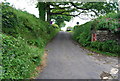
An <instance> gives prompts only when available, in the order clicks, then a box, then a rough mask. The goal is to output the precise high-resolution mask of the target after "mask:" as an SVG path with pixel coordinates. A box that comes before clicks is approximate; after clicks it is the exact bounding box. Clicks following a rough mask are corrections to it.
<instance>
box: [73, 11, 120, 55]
mask: <svg viewBox="0 0 120 81" xmlns="http://www.w3.org/2000/svg"><path fill="white" fill-rule="evenodd" d="M119 18H120V13H109V14H107V15H106V16H101V17H99V18H97V19H95V20H93V21H90V22H87V23H85V24H83V25H77V26H75V27H74V30H73V39H74V40H76V41H78V42H79V43H80V44H81V45H82V46H84V47H89V48H93V49H96V50H99V51H101V52H108V53H112V54H113V55H114V56H118V55H119V54H120V45H119V43H118V42H117V41H116V40H107V41H104V42H99V41H96V42H91V34H92V31H91V30H92V29H95V30H104V29H107V30H109V31H110V32H111V33H113V34H115V35H119V34H120V30H119V29H120V23H119Z"/></svg>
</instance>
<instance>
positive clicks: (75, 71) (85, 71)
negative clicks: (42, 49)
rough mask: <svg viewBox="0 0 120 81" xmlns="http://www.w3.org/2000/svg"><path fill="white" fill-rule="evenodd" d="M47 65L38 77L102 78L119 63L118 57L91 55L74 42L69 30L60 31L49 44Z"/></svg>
mask: <svg viewBox="0 0 120 81" xmlns="http://www.w3.org/2000/svg"><path fill="white" fill-rule="evenodd" d="M46 50H48V51H47V53H48V59H47V67H45V68H44V70H43V72H42V73H40V74H39V75H38V76H37V79H100V75H101V74H102V73H103V71H104V72H110V71H111V69H112V68H116V67H117V65H118V59H117V57H107V56H101V55H99V54H95V55H90V54H91V53H92V52H90V51H88V50H85V49H83V48H82V47H80V46H79V45H78V44H76V43H75V42H73V40H72V39H71V37H70V34H69V33H68V32H63V31H61V32H59V33H58V35H57V36H56V37H55V38H54V39H53V40H52V41H51V42H50V43H49V44H48V45H47V47H46Z"/></svg>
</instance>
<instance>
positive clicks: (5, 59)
mask: <svg viewBox="0 0 120 81" xmlns="http://www.w3.org/2000/svg"><path fill="white" fill-rule="evenodd" d="M2 13H3V15H2V34H0V35H2V39H3V41H2V42H3V44H2V64H1V65H2V67H1V66H0V69H1V68H2V72H3V73H2V76H0V78H2V79H26V78H30V77H32V76H34V72H35V68H36V67H37V66H38V65H40V63H41V57H42V55H43V53H44V47H45V45H46V43H48V41H49V40H51V39H52V38H53V37H54V36H55V35H56V34H57V32H58V31H59V29H58V28H54V27H53V26H51V25H50V24H49V23H47V22H44V21H42V20H40V19H38V18H36V17H35V16H34V15H32V14H29V13H27V12H25V11H21V10H17V9H14V8H12V7H10V6H9V5H6V4H5V3H2ZM0 59H1V57H0Z"/></svg>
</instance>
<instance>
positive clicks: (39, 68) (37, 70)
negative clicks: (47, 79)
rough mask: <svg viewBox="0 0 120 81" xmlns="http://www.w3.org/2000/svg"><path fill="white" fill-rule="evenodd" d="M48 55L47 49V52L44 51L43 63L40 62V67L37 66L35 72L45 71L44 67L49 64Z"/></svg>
mask: <svg viewBox="0 0 120 81" xmlns="http://www.w3.org/2000/svg"><path fill="white" fill-rule="evenodd" d="M47 56H48V54H47V52H46V51H45V52H44V55H43V57H42V61H41V64H40V65H39V66H38V67H36V71H35V73H34V74H38V73H41V72H42V71H43V69H44V68H45V67H46V66H47ZM35 78H36V76H34V77H31V79H35Z"/></svg>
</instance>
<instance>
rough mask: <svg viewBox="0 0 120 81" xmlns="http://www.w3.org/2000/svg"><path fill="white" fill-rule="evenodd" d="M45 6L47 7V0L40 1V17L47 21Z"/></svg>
mask: <svg viewBox="0 0 120 81" xmlns="http://www.w3.org/2000/svg"><path fill="white" fill-rule="evenodd" d="M45 7H46V6H45V2H38V9H39V18H40V19H41V20H43V21H45V14H46V8H45Z"/></svg>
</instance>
